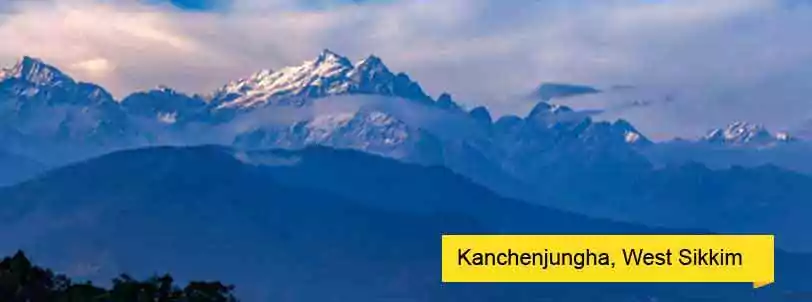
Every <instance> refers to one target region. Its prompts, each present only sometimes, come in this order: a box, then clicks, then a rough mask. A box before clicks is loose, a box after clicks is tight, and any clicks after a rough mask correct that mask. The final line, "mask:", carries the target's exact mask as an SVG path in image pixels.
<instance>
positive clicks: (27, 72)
mask: <svg viewBox="0 0 812 302" xmlns="http://www.w3.org/2000/svg"><path fill="white" fill-rule="evenodd" d="M11 78H17V79H21V80H25V81H27V82H30V83H33V84H36V85H58V84H61V83H70V84H73V83H74V81H73V79H71V78H70V77H69V76H67V75H65V74H64V73H62V72H61V71H59V69H57V68H56V67H53V66H51V65H48V64H46V63H45V62H43V61H42V60H40V59H37V58H33V57H29V56H24V57H23V58H22V59H20V60H19V61H18V62H17V64H15V65H14V66H12V67H11V68H3V69H2V70H0V81H4V80H7V79H11Z"/></svg>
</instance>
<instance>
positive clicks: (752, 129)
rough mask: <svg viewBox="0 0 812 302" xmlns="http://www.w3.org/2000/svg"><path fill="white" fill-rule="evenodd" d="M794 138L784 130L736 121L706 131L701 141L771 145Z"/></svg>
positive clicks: (742, 144)
mask: <svg viewBox="0 0 812 302" xmlns="http://www.w3.org/2000/svg"><path fill="white" fill-rule="evenodd" d="M792 140H794V139H793V138H792V137H791V136H790V135H789V134H788V133H786V132H778V133H775V134H773V133H771V132H770V131H769V130H767V128H766V127H764V125H760V124H754V123H748V122H743V121H736V122H733V123H731V124H729V125H727V126H726V127H725V128H717V129H713V130H711V131H709V132H708V134H706V135H705V136H704V137H703V138H702V141H705V142H709V143H715V144H724V145H732V146H745V145H750V146H752V145H771V144H775V143H781V142H789V141H792Z"/></svg>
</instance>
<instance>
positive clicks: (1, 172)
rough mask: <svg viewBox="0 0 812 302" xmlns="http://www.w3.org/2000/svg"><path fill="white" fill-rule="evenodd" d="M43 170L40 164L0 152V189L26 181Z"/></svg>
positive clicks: (43, 167)
mask: <svg viewBox="0 0 812 302" xmlns="http://www.w3.org/2000/svg"><path fill="white" fill-rule="evenodd" d="M44 170H45V165H43V164H42V163H39V162H37V161H35V160H32V159H30V158H26V157H23V156H19V155H16V154H13V153H9V152H4V151H3V150H0V187H2V186H7V185H12V184H15V183H18V182H20V181H23V180H26V179H28V178H30V177H33V176H34V175H36V174H37V173H40V172H42V171H44Z"/></svg>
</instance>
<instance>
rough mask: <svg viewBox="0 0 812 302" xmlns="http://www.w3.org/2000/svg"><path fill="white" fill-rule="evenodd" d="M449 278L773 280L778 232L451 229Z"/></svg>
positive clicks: (446, 247)
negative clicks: (561, 232)
mask: <svg viewBox="0 0 812 302" xmlns="http://www.w3.org/2000/svg"><path fill="white" fill-rule="evenodd" d="M442 250H443V251H442V252H443V256H442V257H443V258H442V269H443V271H442V279H443V282H669V283H671V282H674V283H677V282H726V283H734V282H742V283H753V286H754V287H756V288H758V287H761V286H765V285H767V284H770V283H773V282H774V280H775V279H774V278H775V277H774V251H775V246H774V237H773V235H444V236H443V248H442Z"/></svg>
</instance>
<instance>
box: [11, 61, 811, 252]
mask: <svg viewBox="0 0 812 302" xmlns="http://www.w3.org/2000/svg"><path fill="white" fill-rule="evenodd" d="M583 93H588V94H599V93H602V90H601V89H596V88H591V87H588V86H583V85H571V84H547V85H542V86H541V87H540V88H539V95H544V98H543V99H542V100H540V101H538V102H537V104H536V105H535V106H534V107H533V108H532V110H530V112H529V113H527V114H526V115H522V116H518V115H507V116H501V117H499V118H495V117H493V116H492V115H491V113H490V112H489V111H488V109H487V108H485V107H476V108H473V109H467V108H465V106H462V105H460V104H458V103H457V101H455V100H454V99H453V97H452V96H451V95H450V94H448V93H442V94H440V95H439V96H437V97H436V98H435V97H431V96H429V95H427V94H426V93H425V92H424V90H423V89H422V88H421V86H420V85H419V84H418V83H417V82H415V81H414V80H412V79H411V78H410V77H409V76H408V75H406V74H404V73H395V72H392V71H391V70H390V69H389V68H388V67H387V66H386V65H385V64H384V63H383V61H382V60H381V59H380V58H378V57H375V56H369V57H367V58H365V59H363V60H361V61H359V62H355V63H353V62H351V61H350V60H349V59H347V58H345V57H343V56H340V55H338V54H336V53H334V52H332V51H329V50H324V51H322V52H321V53H320V54H319V55H318V56H317V57H316V58H315V59H313V60H310V61H307V62H305V63H303V64H302V65H300V66H293V67H286V68H281V69H278V70H262V71H258V72H256V73H254V74H252V75H249V76H247V77H246V78H244V79H238V80H235V81H231V82H229V83H226V84H225V85H224V86H222V87H221V88H219V89H216V90H215V91H213V92H211V93H203V94H194V95H189V94H185V93H182V92H178V91H176V90H174V89H171V88H169V87H158V88H156V89H153V90H149V91H142V92H136V93H133V94H130V95H128V96H125V97H124V98H122V99H121V100H117V99H115V98H113V97H112V96H111V95H110V93H108V92H107V91H106V90H104V89H103V88H101V87H99V86H97V85H94V84H90V83H83V82H80V81H76V80H74V79H72V78H71V77H70V76H68V75H66V74H65V73H63V72H61V71H60V70H59V69H57V68H56V67H54V66H51V65H48V64H47V63H45V62H43V61H42V60H39V59H35V58H31V57H25V58H23V59H22V60H20V62H18V64H16V65H15V66H13V67H11V68H7V69H3V71H2V72H0V117H2V119H0V143H2V146H3V147H2V149H4V152H6V153H8V154H15V155H16V156H19V157H20V158H27V159H30V161H31V162H36V163H40V164H39V165H35V166H33V167H34V168H32V169H33V170H37V171H42V170H44V169H46V168H53V167H59V166H62V165H65V164H68V163H72V162H77V161H82V160H86V159H89V158H93V157H97V156H100V155H103V154H106V153H109V152H114V151H118V150H124V149H132V148H140V147H148V146H159V145H175V146H188V145H207V144H214V145H224V146H230V147H233V148H236V149H238V150H245V151H261V150H268V149H279V148H282V149H290V150H298V149H302V148H306V147H308V146H313V145H319V146H325V147H331V148H336V149H352V150H358V151H362V152H365V153H370V154H374V155H380V156H384V157H388V158H392V159H396V160H399V161H404V162H407V163H414V164H421V165H427V166H445V167H447V168H449V169H451V170H452V171H454V172H456V173H459V174H461V175H464V176H465V177H467V178H469V179H471V180H472V181H474V182H476V183H477V184H480V185H483V186H485V187H487V188H489V189H491V190H493V191H494V192H496V193H497V194H500V195H502V196H505V197H509V198H515V199H519V200H524V201H527V202H530V203H534V204H539V205H545V206H550V207H555V208H561V209H565V210H568V211H573V212H578V213H584V214H588V215H591V216H594V217H603V218H611V219H616V220H625V221H629V222H636V223H644V224H648V225H658V226H663V227H688V228H705V229H710V230H714V231H725V232H752V231H761V232H764V231H766V232H774V233H777V234H780V235H781V236H779V237H778V238H779V239H778V242H779V244H780V245H781V246H783V247H786V248H790V249H798V250H812V242H809V241H808V240H806V238H805V234H804V232H803V231H802V230H804V229H806V228H808V227H809V226H810V225H809V223H808V222H807V220H806V219H804V215H806V214H808V213H810V210H812V209H810V207H809V205H806V204H805V203H804V202H803V201H804V200H807V199H808V197H809V196H812V192H810V191H809V189H807V188H809V187H810V186H809V185H810V184H812V178H810V176H808V175H806V174H804V173H803V172H805V170H804V169H803V167H804V166H803V163H804V162H808V161H805V160H803V158H805V157H797V156H796V157H792V158H796V159H797V158H800V160H796V161H797V162H781V161H774V162H772V161H763V160H761V159H764V158H766V156H765V155H764V154H779V152H783V151H781V150H790V149H791V150H796V151H793V152H796V153H798V154H797V155H798V156H800V155H801V154H803V152H804V151H805V150H808V149H807V146H808V144H807V143H806V142H804V141H800V140H794V139H791V137H790V136H788V135H787V134H773V133H770V132H769V131H767V130H766V129H765V128H764V127H761V126H755V125H751V124H747V123H734V124H732V125H731V126H729V127H726V128H724V129H720V130H716V131H711V132H710V133H709V135H708V136H706V137H705V138H703V139H700V140H697V141H674V142H666V143H655V142H652V141H651V140H649V139H648V138H647V137H646V136H645V135H644V134H643V133H641V132H640V131H638V130H637V129H636V128H635V127H634V126H633V125H632V124H631V123H629V122H627V121H625V120H616V121H601V120H597V119H596V118H594V117H593V116H592V114H591V113H590V112H584V111H579V110H576V109H573V108H570V107H567V106H562V105H558V104H554V103H551V102H552V101H554V100H555V99H556V98H559V97H571V96H573V95H577V94H583ZM739 153H741V154H750V155H752V156H753V157H755V159H747V157H746V156H741V157H737V156H727V155H726V154H739ZM717 154H725V155H724V156H718V155H717ZM753 154H755V155H753ZM719 157H722V158H724V160H717V161H714V160H713V159H714V158H719ZM743 160H744V161H746V162H745V163H744V164H743V163H742V162H741V161H743ZM693 162H701V163H705V164H706V165H707V166H709V167H710V168H713V169H707V168H705V165H697V164H693ZM706 162H707V163H706ZM782 163H783V164H782ZM762 164H778V165H780V166H781V168H774V167H760V166H761V165H762ZM807 164H808V163H807ZM737 165H742V166H748V167H749V168H746V169H745V168H737V167H735V166H737ZM788 166H789V167H788ZM786 168H791V169H793V170H795V171H788V170H786ZM32 169H14V170H13V171H19V172H20V173H16V174H19V175H9V176H5V177H6V178H7V179H9V181H8V183H11V182H13V181H17V180H20V179H24V178H26V177H27V176H29V175H32V174H31V173H33V172H32V171H31V170H32ZM810 171H812V170H810ZM798 172H801V173H798ZM753 183H761V184H760V185H758V186H754V185H753Z"/></svg>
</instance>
